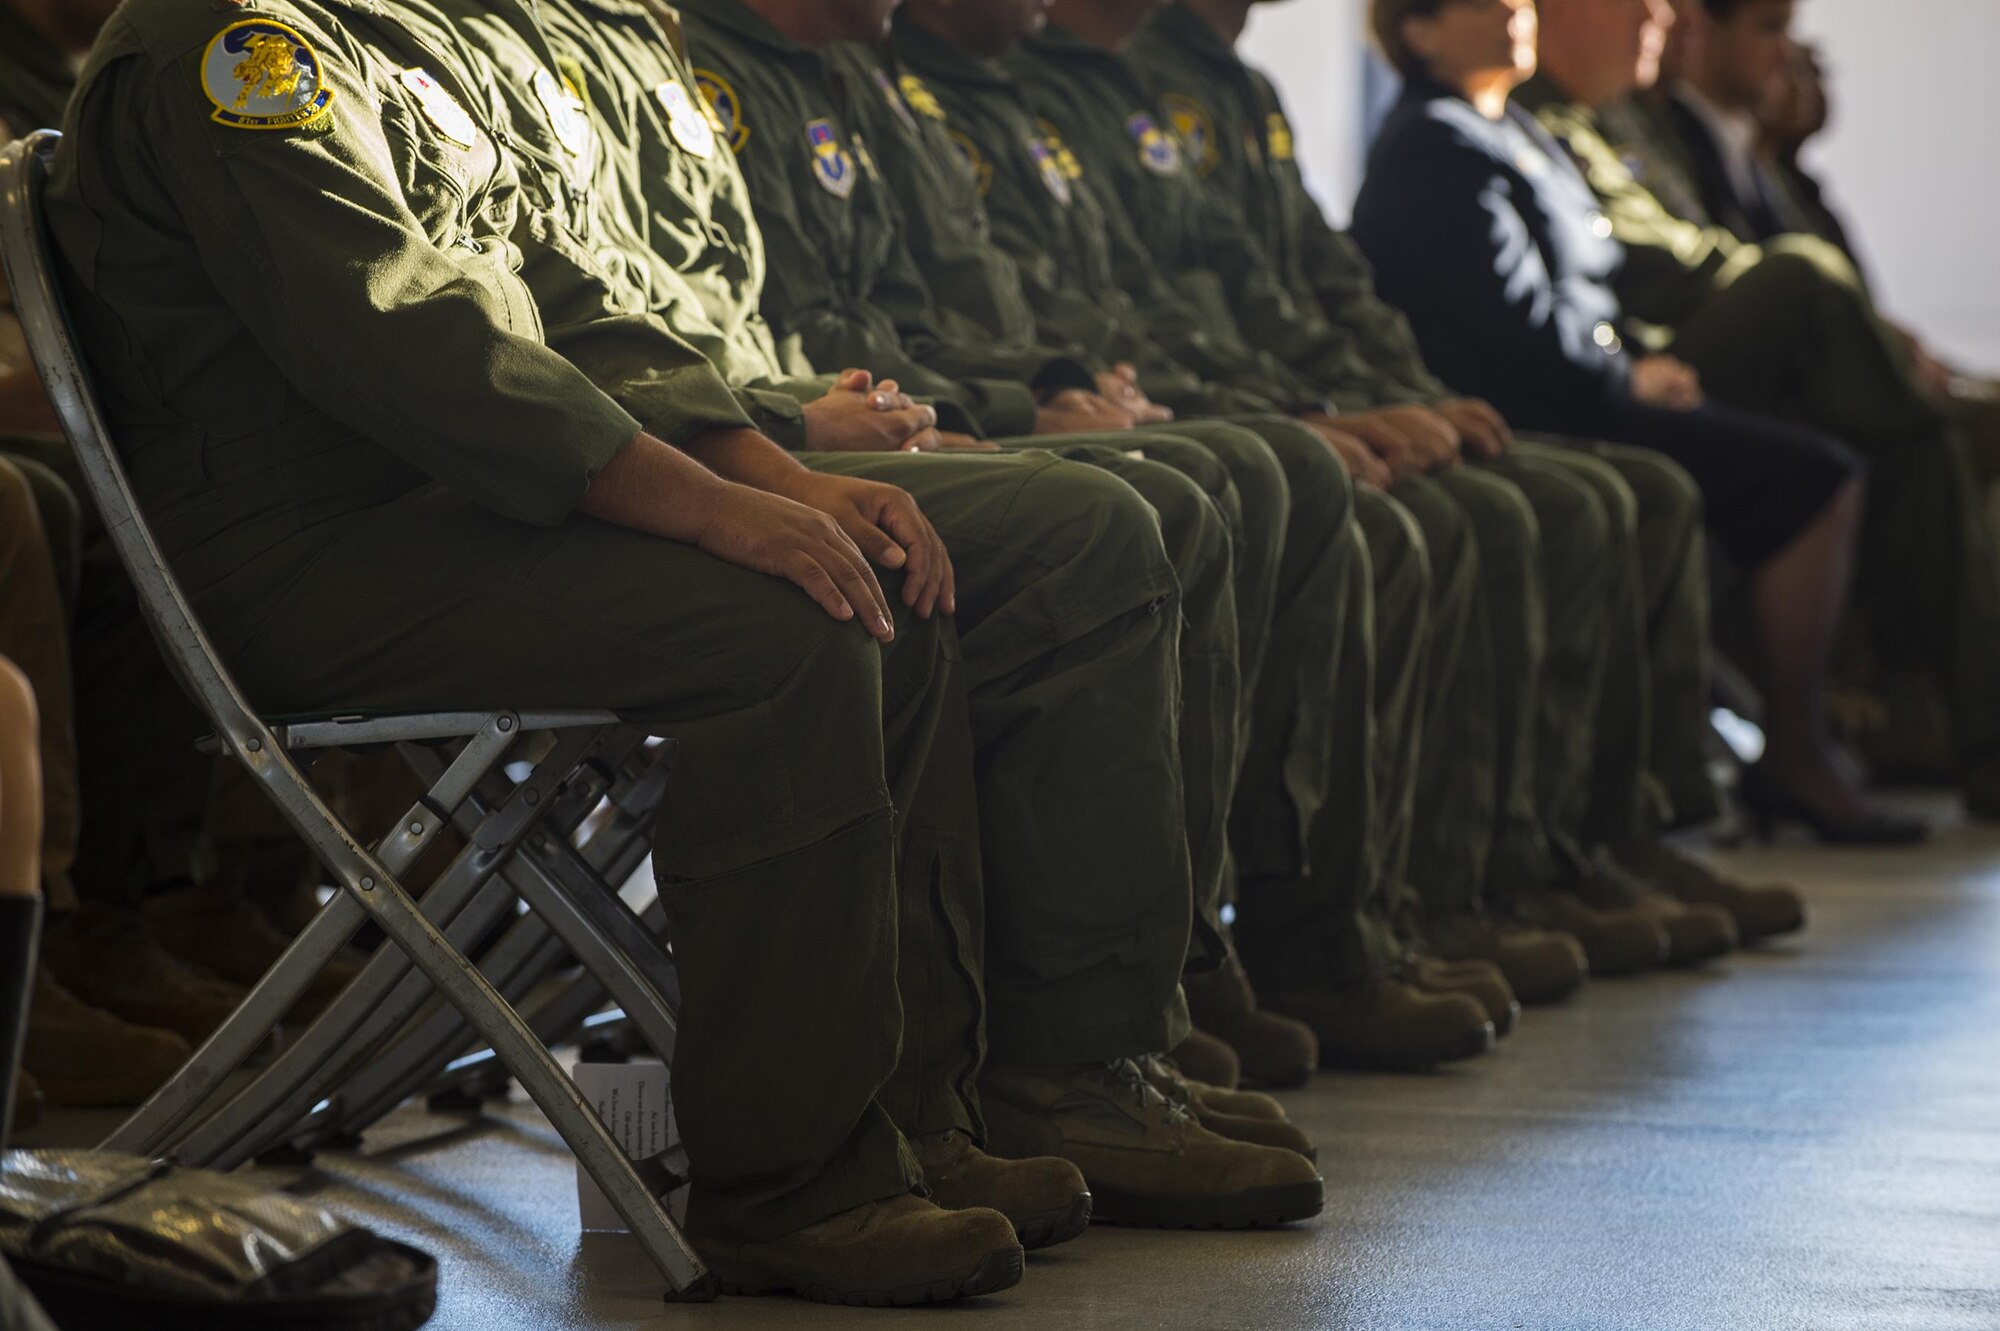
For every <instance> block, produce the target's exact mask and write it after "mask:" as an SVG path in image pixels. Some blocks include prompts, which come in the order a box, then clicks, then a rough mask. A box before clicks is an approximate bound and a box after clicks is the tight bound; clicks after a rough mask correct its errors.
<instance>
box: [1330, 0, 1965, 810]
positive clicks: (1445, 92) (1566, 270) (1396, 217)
mask: <svg viewBox="0 0 2000 1331" xmlns="http://www.w3.org/2000/svg"><path fill="white" fill-rule="evenodd" d="M1371 10H1372V20H1373V24H1374V28H1375V33H1376V37H1377V39H1378V40H1379V41H1380V42H1381V44H1382V47H1383V49H1384V51H1385V52H1386V53H1387V54H1388V56H1389V58H1390V60H1391V61H1392V62H1393V63H1395V64H1396V65H1397V67H1398V68H1399V69H1400V70H1401V72H1402V73H1403V75H1404V78H1405V80H1406V84H1405V88H1404V91H1403V96H1402V99H1401V101H1400V102H1399V103H1398V104H1397V106H1396V107H1395V109H1394V111H1393V112H1392V113H1391V114H1390V116H1389V119H1388V121H1387V123H1386V124H1385V125H1384V126H1383V129H1382V133H1381V137H1380V138H1379V139H1378V140H1377V142H1376V144H1375V148H1374V150H1373V152H1372V153H1371V155H1370V157H1369V163H1368V177H1367V181H1366V183H1365V184H1364V185H1363V187H1362V191H1361V196H1360V198H1359V200H1358V201H1357V202H1356V204H1355V213H1354V236H1355V238H1356V239H1357V240H1358V241H1359V242H1360V244H1361V246H1362V248H1363V249H1364V250H1366V251H1367V254H1368V257H1369V259H1370V260H1371V261H1373V263H1374V265H1375V269H1376V277H1377V282H1378V284H1379V286H1380V287H1381V291H1382V295H1383V296H1384V298H1386V299H1387V300H1388V301H1390V302H1391V303H1392V304H1395V305H1398V306H1400V307H1401V308H1402V309H1403V311H1404V312H1405V313H1406V314H1408V315H1409V317H1410V319H1411V321H1412V323H1414V325H1415V326H1416V330H1417V334H1418V337H1419V339H1420V340H1421V342H1422V344H1423V350H1424V357H1425V359H1426V360H1428V361H1429V362H1430V364H1431V366H1432V368H1433V369H1435V370H1436V372H1437V373H1438V374H1439V375H1440V376H1441V377H1443V378H1444V379H1445V380H1446V381H1447V382H1449V383H1453V384H1458V385H1461V386H1463V387H1464V389H1465V390H1466V391H1467V392H1469V393H1473V394H1476V395H1478V396H1481V397H1485V398H1487V399H1489V400H1490V401H1492V402H1493V403H1494V405H1496V406H1498V407H1499V408H1500V410H1501V411H1503V412H1504V413H1506V415H1507V416H1508V418H1509V419H1511V420H1514V421H1516V422H1518V423H1519V424H1521V425H1522V426H1525V427H1529V428H1533V429H1540V430H1547V431H1551V432H1555V433H1561V434H1571V435H1582V436H1586V437H1596V438H1603V439H1609V440H1614V441H1616V442H1619V443H1626V444H1637V445H1641V446H1644V447H1647V448H1652V449H1656V450H1658V451H1660V452H1662V453H1665V454H1666V455H1667V456H1669V457H1671V458H1673V459H1674V460H1675V461H1676V462H1678V463H1680V464H1681V465H1682V466H1683V467H1685V468H1687V470H1688V471H1689V472H1690V473H1691V474H1692V475H1693V476H1694V478H1695V480H1696V482H1697V483H1698V484H1699V485H1700V486H1701V489H1702V494H1703V497H1704V500H1705V502H1706V504H1707V510H1708V525H1709V529H1710V531H1711V532H1712V533H1713V534H1714V537H1715V539H1716V540H1718V541H1719V542H1720V543H1721V544H1722V546H1723V548H1724V549H1726V550H1727V551H1728V552H1729V554H1730V556H1731V557H1732V558H1733V559H1734V560H1736V561H1737V562H1738V563H1739V564H1740V565H1741V566H1742V567H1743V568H1744V569H1745V571H1746V572H1747V573H1748V575H1749V577H1750V581H1751V589H1750V594H1751V599H1752V603H1753V610H1754V615H1755V619H1756V623H1757V630H1758V639H1759V647H1760V648H1761V655H1762V657H1763V660H1762V663H1761V665H1762V669H1761V672H1760V673H1761V683H1762V685H1763V688H1764V695H1765V701H1766V706H1767V708H1768V712H1769V715H1768V717H1767V722H1768V731H1769V734H1768V748H1767V750H1766V753H1765V756H1764V758H1763V760H1762V761H1761V762H1760V763H1759V764H1758V766H1757V767H1756V768H1755V769H1753V771H1752V772H1751V774H1750V780H1749V781H1747V782H1746V786H1745V793H1746V796H1747V797H1748V798H1749V800H1750V802H1751V804H1752V807H1753V809H1756V810H1758V811H1760V812H1762V813H1765V814H1768V815H1771V816H1776V817H1790V818H1797V819H1800V820H1802V821H1805V822H1807V823H1809V824H1810V825H1811V826H1812V827H1814V828H1815V830H1817V831H1818V832H1819V833H1820V834H1821V835H1822V836H1823V837H1825V838H1827V839H1828V840H1833V841H1843V842H1870V843H1882V842H1901V841H1912V840H1918V839H1921V838H1922V837H1923V836H1924V835H1925V832H1926V828H1925V826H1924V825H1923V824H1922V823H1919V822H1913V821H1910V820H1907V819H1902V818H1897V817H1892V816H1890V815H1888V814H1885V813H1883V812H1882V811H1880V810H1878V809H1876V808H1875V807H1873V806H1872V805H1870V804H1869V803H1868V802H1867V800H1866V799H1865V798H1864V796H1863V795H1862V793H1861V791H1860V790H1858V789H1857V788H1856V787H1855V785H1854V783H1853V781H1852V779H1851V778H1850V777H1849V776H1848V775H1847V773H1846V770H1845V767H1844V765H1843V764H1842V763H1841V762H1840V760H1839V757H1838V755H1837V753H1836V750H1835V747H1834V745H1833V742H1832V739H1831V738H1830V736H1829V734H1828V730H1827V725H1826V709H1825V689H1826V676H1827V662H1828V659H1829V656H1830V654H1831V650H1832V643H1833V638H1834V633H1835V630H1836V627H1837V626H1838V624H1839V622H1840V619H1841V616H1842V613H1843V611H1844V608H1845V606H1846V601H1847V592H1848V587H1849V583H1850V581H1851V575H1852V569H1853V561H1854V546H1855V542H1856V539H1857V536H1858V532H1859V528H1860V522H1861V515H1862V508H1863V503H1862V496H1863V486H1862V477H1861V471H1862V467H1861V463H1860V462H1859V460H1858V459H1857V458H1856V457H1855V456H1854V455H1853V454H1852V453H1850V452H1849V451H1848V450H1847V449H1846V448H1845V447H1844V446H1843V445H1842V444H1840V443H1839V442H1837V441H1835V440H1834V439H1831V438H1829V437H1827V436H1825V435H1822V434H1819V433H1817V432H1815V431H1812V430H1808V429H1804V428H1800V427H1796V426H1792V425H1787V424H1784V423H1781V422H1778V421H1774V420H1769V419H1766V418H1764V417H1761V416H1753V415H1749V414H1746V413H1743V412H1737V411H1732V410H1730V409H1728V408H1725V407H1722V406H1718V405H1716V404H1714V403H1711V402H1709V401H1707V400H1706V399H1705V397H1704V395H1703V393H1702V388H1701V383H1700V378H1699V376H1698V375H1697V374H1696V373H1695V371H1694V369H1693V368H1692V367H1690V366H1688V365H1686V364H1685V363H1683V362H1681V361H1678V360H1675V359H1674V358H1673V357H1671V356H1665V355H1644V354H1637V355H1635V354H1633V353H1630V352H1628V351H1627V350H1626V349H1625V345H1624V330H1623V328H1622V322H1623V311H1622V310H1621V309H1620V307H1619V303H1618V298H1617V296H1615V295H1614V294H1613V293H1612V290H1611V287H1610V285H1609V279H1610V277H1611V275H1612V274H1613V273H1614V272H1616V271H1617V267H1618V265H1619V263H1620V262H1621V261H1622V259H1623V250H1622V248H1621V247H1620V246H1619V244H1618V242H1617V241H1615V240H1613V239H1612V238H1611V225H1610V223H1609V222H1608V221H1607V220H1606V219H1605V218H1604V217H1603V216H1602V215H1601V214H1600V213H1599V212H1598V211H1597V201H1596V199H1595V197H1594V196H1593V195H1592V193H1591V190H1590V186H1589V184H1588V183H1587V182H1586V181H1585V180H1584V178H1583V177H1582V176H1581V175H1580V174H1579V173H1578V172H1577V170H1576V169H1575V167H1574V166H1572V165H1571V163H1570V161H1569V159H1568V157H1567V156H1566V155H1565V154H1564V153H1563V152H1562V150H1561V149H1560V148H1559V147H1558V146H1557V145H1556V144H1555V143H1554V141H1553V140H1551V139H1549V138H1548V137H1547V135H1546V134H1545V133H1544V131H1543V130H1542V129H1541V128H1540V126H1539V125H1537V124H1536V122H1535V121H1534V119H1533V118H1532V117H1530V116H1529V115H1527V114H1526V113H1525V112H1521V111H1517V110H1513V109H1510V108H1509V106H1508V97H1509V95H1510V94H1511V93H1512V92H1513V90H1514V88H1515V87H1517V86H1518V85H1519V84H1520V83H1521V82H1522V81H1523V80H1525V79H1526V78H1528V76H1529V75H1531V74H1532V73H1533V72H1534V68H1535V11H1534V7H1533V5H1532V3H1531V0H1372V4H1371Z"/></svg>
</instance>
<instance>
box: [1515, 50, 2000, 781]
mask: <svg viewBox="0 0 2000 1331" xmlns="http://www.w3.org/2000/svg"><path fill="white" fill-rule="evenodd" d="M1515 96H1516V97H1517V98H1518V99H1519V100H1520V101H1521V103H1522V105H1524V106H1526V107H1527V108H1528V109H1529V110H1531V111H1532V112H1534V114H1535V116H1536V117H1537V118H1538V119H1539V120H1540V121H1541V123H1542V125H1543V126H1544V127H1545V128H1546V129H1548V130H1549V132H1550V133H1552V134H1554V135H1555V136H1556V138H1557V139H1559V140H1560V141H1561V142H1562V144H1563V146H1564V148H1566V149H1567V150H1568V151H1569V154H1570V156H1571V157H1572V158H1574V159H1575V160H1576V162H1577V164H1578V166H1579V167H1581V168H1582V170H1583V173H1584V175H1585V176H1586V177H1587V178H1588V179H1589V181H1590V185H1591V188H1592V190H1594V191H1595V192H1596V194H1597V197H1598V200H1599V202H1600V203H1601V204H1602V205H1603V207H1604V211H1605V215H1606V216H1607V217H1608V218H1609V219H1610V222H1611V226H1612V232H1613V234H1614V235H1615V236H1617V237H1618V239H1619V240H1620V241H1621V242H1623V244H1624V245H1625V248H1626V252H1627V259H1626V265H1625V269H1624V272H1623V273H1622V274H1621V275H1620V277H1619V278H1618V280H1617V282H1616V286H1617V290H1618V295H1619V298H1620V299H1621V300H1622V301H1623V302H1624V303H1625V305H1626V308H1627V310H1628V311H1629V312H1630V313H1631V314H1632V315H1633V316H1635V317H1637V318H1639V319H1642V320H1645V321H1647V322H1649V323H1654V324H1659V325H1661V326H1663V327H1665V328H1666V329H1668V330H1669V331H1670V333H1671V337H1670V339H1669V340H1668V341H1667V343H1666V349H1667V350H1670V351H1672V352H1673V353H1674V354H1675V355H1678V356H1680V357H1682V358H1683V359H1685V360H1687V361H1688V362H1690V363H1691V364H1693V365H1694V366H1695V367H1696V368H1697V369H1699V370H1700V371H1701V375H1702V382H1703V385H1704V386H1705V387H1706V388H1707V390H1708V391H1709V392H1710V393H1712V394H1713V395H1714V396H1715V397H1716V398H1717V399H1719V400H1721V401H1723V402H1727V403H1729V404H1730V405H1731V406H1736V407H1742V408H1746V409H1748V410H1752V411H1761V412H1764V413H1766V414H1769V415H1774V416H1780V417H1783V418H1785V419H1788V420H1797V421H1803V422H1805V423H1807V424H1809V425H1814V426H1818V427H1819V428H1821V429H1824V430H1827V431H1828V432H1830V433H1832V434H1834V435H1836V436H1838V437H1839V438H1841V439H1842V440H1844V441H1845V442H1846V443H1848V444H1850V445H1852V446H1853V447H1854V448H1855V450H1856V451H1858V452H1860V453H1861V454H1862V455H1863V456H1864V457H1866V458H1867V459H1868V463H1869V479H1868V513H1867V517H1866V520H1865V523H1864V526H1863V529H1862V540H1861V558H1860V561H1859V564H1858V566H1857V568H1856V575H1855V587H1856V601H1857V603H1858V604H1859V606H1860V607H1861V608H1862V610H1863V611H1864V613H1865V615H1866V619H1867V622H1868V629H1869V633H1868V639H1869V642H1870V643H1871V644H1872V645H1873V647H1874V650H1875V652H1876V654H1877V656H1878V657H1879V658H1880V660H1881V662H1882V664H1883V665H1884V666H1886V667H1888V668H1889V669H1891V670H1898V669H1901V670H1908V671H1913V672H1923V673H1927V674H1930V675H1932V676H1933V677H1934V678H1935V679H1936V680H1937V682H1938V686H1939V688H1940V690H1941V692H1942V693H1943V694H1944V697H1945V699H1946V702H1947V704H1948V705H1949V708H1950V711H1951V718H1952V730H1953V740H1954V743H1955V745H1956V747H1957V749H1958V751H1959V754H1960V756H1961V757H1963V758H1964V759H1965V760H1967V761H1968V762H1974V761H1983V760H1986V759H1988V758H1991V757H1993V756H1994V755H1996V754H2000V690H1996V689H1994V688H1993V686H1992V681H1993V680H1994V679H1995V678H2000V543H1996V539H1995V534H1994V530H1993V523H1992V518H1991V515H1990V514H1989V513H1988V512H1987V511H1986V506H1985V503H1984V500H1983V496H1982V491H1981V487H1980V485H1979V483H1978V482H1977V480H1976V479H1975V477H1974V475H1973V469H1972V466H1971V463H1970V460H1969V458H1968V457H1967V455H1966V449H1965V445H1964V442H1963V441H1962V440H1961V439H1959V438H1957V437H1955V435H1954V434H1953V433H1952V432H1951V431H1950V430H1948V429H1947V428H1946V422H1945V419H1944V416H1943V415H1942V414H1941V412H1940V411H1939V409H1938V408H1937V406H1936V405H1935V404H1933V403H1932V402H1930V401H1929V400H1928V399H1927V398H1926V397H1925V396H1924V394H1923V393H1922V391H1921V390H1920V389H1919V388H1918V387H1917V385H1916V384H1915V382H1914V381H1913V380H1912V379H1911V378H1910V376H1909V374H1908V372H1907V364H1906V357H1905V355H1904V353H1903V350H1902V347H1901V345H1900V343H1899V342H1897V340H1896V339H1895V337H1894V336H1893V335H1892V334H1891V333H1890V332H1889V330H1888V329H1887V328H1886V327H1885V326H1884V325H1883V323H1882V320H1881V318H1880V317H1879V315H1878V314H1877V313H1876V311H1875V308H1874V304H1873V302H1872V301H1871V300H1870V299H1869V296H1868V293H1867V291H1866V289H1865V288H1864V287H1863V285H1862V282H1861V278H1860V275H1859V274H1858V273H1857V272H1856V271H1855V269H1854V265H1853V264H1852V262H1850V261H1849V260H1848V258H1847V256H1846V255H1844V254H1842V253H1841V252H1840V251H1839V250H1838V249H1837V248H1836V247H1834V246H1833V245H1830V244H1828V243H1827V242H1826V241H1823V240H1821V239H1819V238H1818V237H1812V236H1794V237H1780V238H1779V239H1778V240H1776V241H1773V242H1771V243H1769V244H1767V245H1762V246H1757V245H1744V244H1743V243H1742V242H1740V241H1738V240H1737V239H1736V238H1735V237H1734V236H1732V235H1730V234H1729V233H1728V232H1727V231H1724V230H1722V229H1721V228H1720V227H1703V226H1700V225H1697V224H1695V223H1693V222H1690V221H1686V220H1684V219H1682V218H1679V217H1676V216H1674V215H1673V214H1671V213H1669V212H1668V211H1667V209H1666V207H1665V206H1664V205H1662V204H1661V202H1660V201H1659V199H1657V198H1655V197H1654V196H1653V194H1652V192H1651V191H1649V190H1648V189H1647V188H1646V187H1645V186H1644V185H1643V184H1641V183H1640V182H1639V181H1638V180H1637V179H1636V178H1635V177H1634V176H1633V174H1632V171H1631V169H1630V167H1629V166H1628V165H1627V164H1626V163H1625V161H1624V159H1623V158H1622V157H1621V156H1620V154H1619V152H1618V150H1617V149H1616V148H1615V147H1614V146H1613V145H1612V144H1611V143H1610V142H1608V141H1607V140H1606V138H1605V137H1604V133H1603V130H1602V127H1601V125H1600V123H1599V120H1598V117H1597V115H1596V113H1595V112H1594V111H1593V110H1592V109H1591V108H1589V107H1587V106H1584V105H1582V104H1580V103H1578V102H1576V101H1574V100H1572V99H1571V98H1570V97H1569V96H1568V95H1567V94H1566V93H1565V92H1564V91H1563V90H1562V89H1561V88H1560V87H1559V86H1558V85H1557V84H1556V83H1555V82H1554V81H1553V80H1552V79H1549V78H1548V77H1546V76H1540V77H1537V78H1535V79H1532V80H1530V81H1529V82H1528V83H1526V84H1524V85H1522V87H1521V88H1520V89H1519V91H1517V92H1516V94H1515Z"/></svg>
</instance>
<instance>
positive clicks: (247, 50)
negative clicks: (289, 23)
mask: <svg viewBox="0 0 2000 1331" xmlns="http://www.w3.org/2000/svg"><path fill="white" fill-rule="evenodd" d="M201 90H202V91H203V92H205V93H207V94H208V100H209V101H211V102H213V103H214V104H215V110H214V111H213V112H211V113H210V116H209V118H210V119H211V120H214V121H216V122H218V123H220V124H224V125H234V126H235V127H236V128H238V129H304V128H305V127H306V126H307V125H310V124H312V123H313V122H314V121H316V120H318V119H319V118H320V117H321V116H323V115H325V114H326V113H327V109H328V108H329V107H331V106H332V105H333V89H331V88H329V87H327V86H325V79H324V77H323V76H322V72H321V70H320V61H319V56H318V54H317V53H316V52H314V50H313V49H312V47H311V46H309V45H308V44H307V43H306V39H305V38H303V37H301V36H299V34H298V33H297V32H295V31H293V30H292V29H291V28H288V27H286V26H285V25H284V24H282V23H274V22H272V21H271V20H270V19H262V18H253V19H244V20H243V21H242V22H240V23H232V24H230V25H229V26H228V27H226V28H224V29H223V30H222V31H221V32H218V33H216V34H215V36H214V37H213V38H211V39H210V40H209V43H208V49H207V50H205V51H203V52H202V57H201Z"/></svg>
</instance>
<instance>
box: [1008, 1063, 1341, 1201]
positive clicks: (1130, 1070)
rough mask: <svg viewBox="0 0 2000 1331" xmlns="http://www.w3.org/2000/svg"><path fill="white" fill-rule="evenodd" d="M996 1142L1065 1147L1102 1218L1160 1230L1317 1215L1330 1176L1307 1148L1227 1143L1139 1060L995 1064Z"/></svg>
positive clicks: (1043, 1151)
mask: <svg viewBox="0 0 2000 1331" xmlns="http://www.w3.org/2000/svg"><path fill="white" fill-rule="evenodd" d="M980 1104H981V1106H982V1108H983V1110H984V1112H985V1115H986V1125H987V1129H988V1134H987V1135H988V1143H987V1144H988V1146H989V1147H990V1148H991V1150H992V1151H993V1152H994V1154H996V1155H1003V1156H1008V1157H1010V1158H1013V1159H1023V1158H1026V1157H1029V1156H1038V1155H1059V1156H1061V1157H1062V1158H1063V1159H1065V1160H1067V1161H1069V1162H1070V1163H1071V1164H1073V1165H1075V1166H1076V1167H1077V1168H1078V1169H1081V1170H1082V1171H1083V1177H1084V1178H1085V1179H1086V1180H1087V1181H1088V1182H1089V1184H1090V1193H1091V1197H1092V1198H1093V1207H1094V1212H1095V1218H1096V1219H1098V1220H1100V1221H1103V1222H1105V1223H1107V1224H1114V1225H1137V1226H1142V1227H1146V1228H1153V1229H1244V1228H1249V1227H1252V1226H1258V1225H1281V1224H1287V1223H1289V1222H1291V1221H1294V1220H1304V1219H1306V1218H1307V1217H1309V1216H1315V1215H1318V1214H1319V1212H1320V1208H1321V1207H1322V1206H1324V1205H1325V1201H1326V1198H1325V1185H1324V1184H1323V1183H1322V1182H1321V1181H1320V1177H1319V1172H1318V1171H1317V1170H1315V1169H1314V1168H1313V1166H1312V1164H1311V1163H1310V1162H1309V1161H1307V1160H1306V1159H1305V1158H1304V1157H1303V1156H1300V1155H1298V1154H1296V1153H1295V1152H1292V1151H1288V1150H1282V1149H1279V1148H1276V1147H1270V1146H1257V1145H1253V1144H1251V1143H1249V1142H1238V1141H1230V1140H1229V1139H1227V1138H1225V1137H1222V1136H1219V1135H1217V1134H1216V1133H1213V1132H1210V1131H1209V1130H1208V1129H1206V1128H1204V1127H1202V1126H1201V1124H1199V1123H1197V1122H1196V1121H1195V1118H1194V1116H1193V1115H1192V1114H1191V1113H1189V1112H1188V1111H1187V1110H1185V1109H1183V1108H1181V1107H1180V1106H1179V1105H1176V1104H1174V1103H1172V1102H1171V1101H1169V1100H1168V1099H1167V1098H1166V1097H1165V1096H1163V1095H1161V1094H1160V1093H1159V1092H1158V1091H1156V1090H1154V1089H1153V1087H1152V1085H1151V1084H1150V1083H1149V1082H1148V1081H1147V1080H1146V1077H1145V1074H1144V1073H1143V1072H1141V1071H1140V1070H1139V1067H1138V1065H1137V1064H1136V1063H1134V1062H1133V1061H1132V1060H1131V1059H1119V1060H1118V1061H1117V1062H1114V1063H1108V1064H1090V1065H1083V1066H1077V1065H1071V1066H1066V1067H1051V1068H1001V1067H989V1068H987V1070H986V1075H985V1077H984V1079H983V1080H982V1081H981V1082H980Z"/></svg>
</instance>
